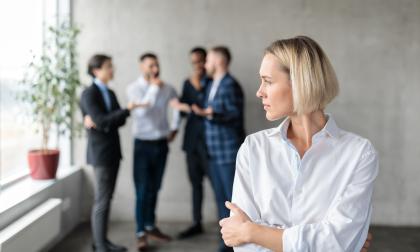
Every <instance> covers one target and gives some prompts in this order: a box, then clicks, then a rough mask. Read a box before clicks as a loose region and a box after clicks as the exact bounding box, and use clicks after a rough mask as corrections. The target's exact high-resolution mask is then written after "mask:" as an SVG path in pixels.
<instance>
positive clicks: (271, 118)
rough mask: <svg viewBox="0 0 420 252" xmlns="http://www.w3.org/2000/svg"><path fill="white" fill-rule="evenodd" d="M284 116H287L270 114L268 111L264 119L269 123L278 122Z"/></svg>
mask: <svg viewBox="0 0 420 252" xmlns="http://www.w3.org/2000/svg"><path fill="white" fill-rule="evenodd" d="M285 116H287V114H273V113H270V111H267V112H266V113H265V118H267V120H268V121H270V122H273V121H277V120H280V119H282V118H283V117H285Z"/></svg>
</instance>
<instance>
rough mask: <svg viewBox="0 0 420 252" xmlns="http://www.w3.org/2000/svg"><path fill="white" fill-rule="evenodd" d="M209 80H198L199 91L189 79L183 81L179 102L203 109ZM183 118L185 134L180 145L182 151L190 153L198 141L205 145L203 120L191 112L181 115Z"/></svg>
mask: <svg viewBox="0 0 420 252" xmlns="http://www.w3.org/2000/svg"><path fill="white" fill-rule="evenodd" d="M208 81H209V79H208V78H207V77H205V76H204V77H203V78H201V80H200V83H201V89H200V90H197V89H196V88H195V87H194V86H193V84H192V83H191V82H190V80H189V79H186V80H185V81H184V84H183V87H182V95H181V98H180V102H182V103H187V104H188V105H190V106H191V105H192V104H196V105H198V106H199V107H201V108H203V107H204V104H205V99H206V97H205V95H206V86H207V84H208ZM182 115H183V116H185V117H187V124H186V125H185V132H184V142H183V144H182V149H183V150H184V151H187V152H188V151H192V150H193V149H194V148H195V147H196V144H197V143H198V140H200V139H201V140H202V141H200V142H201V143H205V142H204V140H205V135H204V118H203V117H202V116H198V115H196V114H194V112H191V113H189V114H186V113H182Z"/></svg>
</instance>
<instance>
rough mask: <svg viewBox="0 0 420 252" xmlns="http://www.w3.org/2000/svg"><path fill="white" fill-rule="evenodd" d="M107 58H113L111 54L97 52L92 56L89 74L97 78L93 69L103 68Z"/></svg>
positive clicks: (89, 63)
mask: <svg viewBox="0 0 420 252" xmlns="http://www.w3.org/2000/svg"><path fill="white" fill-rule="evenodd" d="M107 60H112V58H111V56H108V55H105V54H95V55H93V56H92V57H90V59H89V62H88V70H87V72H88V74H89V75H90V76H92V77H93V78H95V75H94V74H93V70H95V69H99V68H101V67H102V66H103V65H104V63H105V62H106V61H107Z"/></svg>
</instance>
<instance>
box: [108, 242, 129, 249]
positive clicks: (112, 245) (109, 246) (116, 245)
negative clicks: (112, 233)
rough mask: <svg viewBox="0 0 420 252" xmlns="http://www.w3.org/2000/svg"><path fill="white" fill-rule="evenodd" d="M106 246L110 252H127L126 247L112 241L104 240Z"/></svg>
mask: <svg viewBox="0 0 420 252" xmlns="http://www.w3.org/2000/svg"><path fill="white" fill-rule="evenodd" d="M106 246H107V248H108V250H109V251H110V252H111V251H112V252H127V251H128V249H127V248H126V247H124V246H121V245H118V244H115V243H112V242H111V241H110V240H106Z"/></svg>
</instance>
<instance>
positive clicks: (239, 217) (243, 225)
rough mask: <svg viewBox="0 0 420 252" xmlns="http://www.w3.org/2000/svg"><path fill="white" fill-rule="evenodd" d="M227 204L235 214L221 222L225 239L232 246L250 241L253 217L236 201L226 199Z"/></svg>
mask: <svg viewBox="0 0 420 252" xmlns="http://www.w3.org/2000/svg"><path fill="white" fill-rule="evenodd" d="M225 205H226V207H227V208H228V209H229V210H231V211H232V213H233V215H232V216H230V217H229V218H224V219H222V220H221V221H220V222H219V224H220V226H221V227H222V229H221V231H220V232H221V233H222V238H223V241H224V242H225V244H226V245H227V246H230V247H236V246H239V245H242V244H244V243H249V240H250V235H249V234H250V228H251V226H252V224H253V223H252V221H251V219H250V218H249V217H248V215H247V214H246V213H245V212H244V211H242V210H241V209H240V208H239V207H238V206H237V205H235V204H234V203H231V202H229V201H226V202H225Z"/></svg>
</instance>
